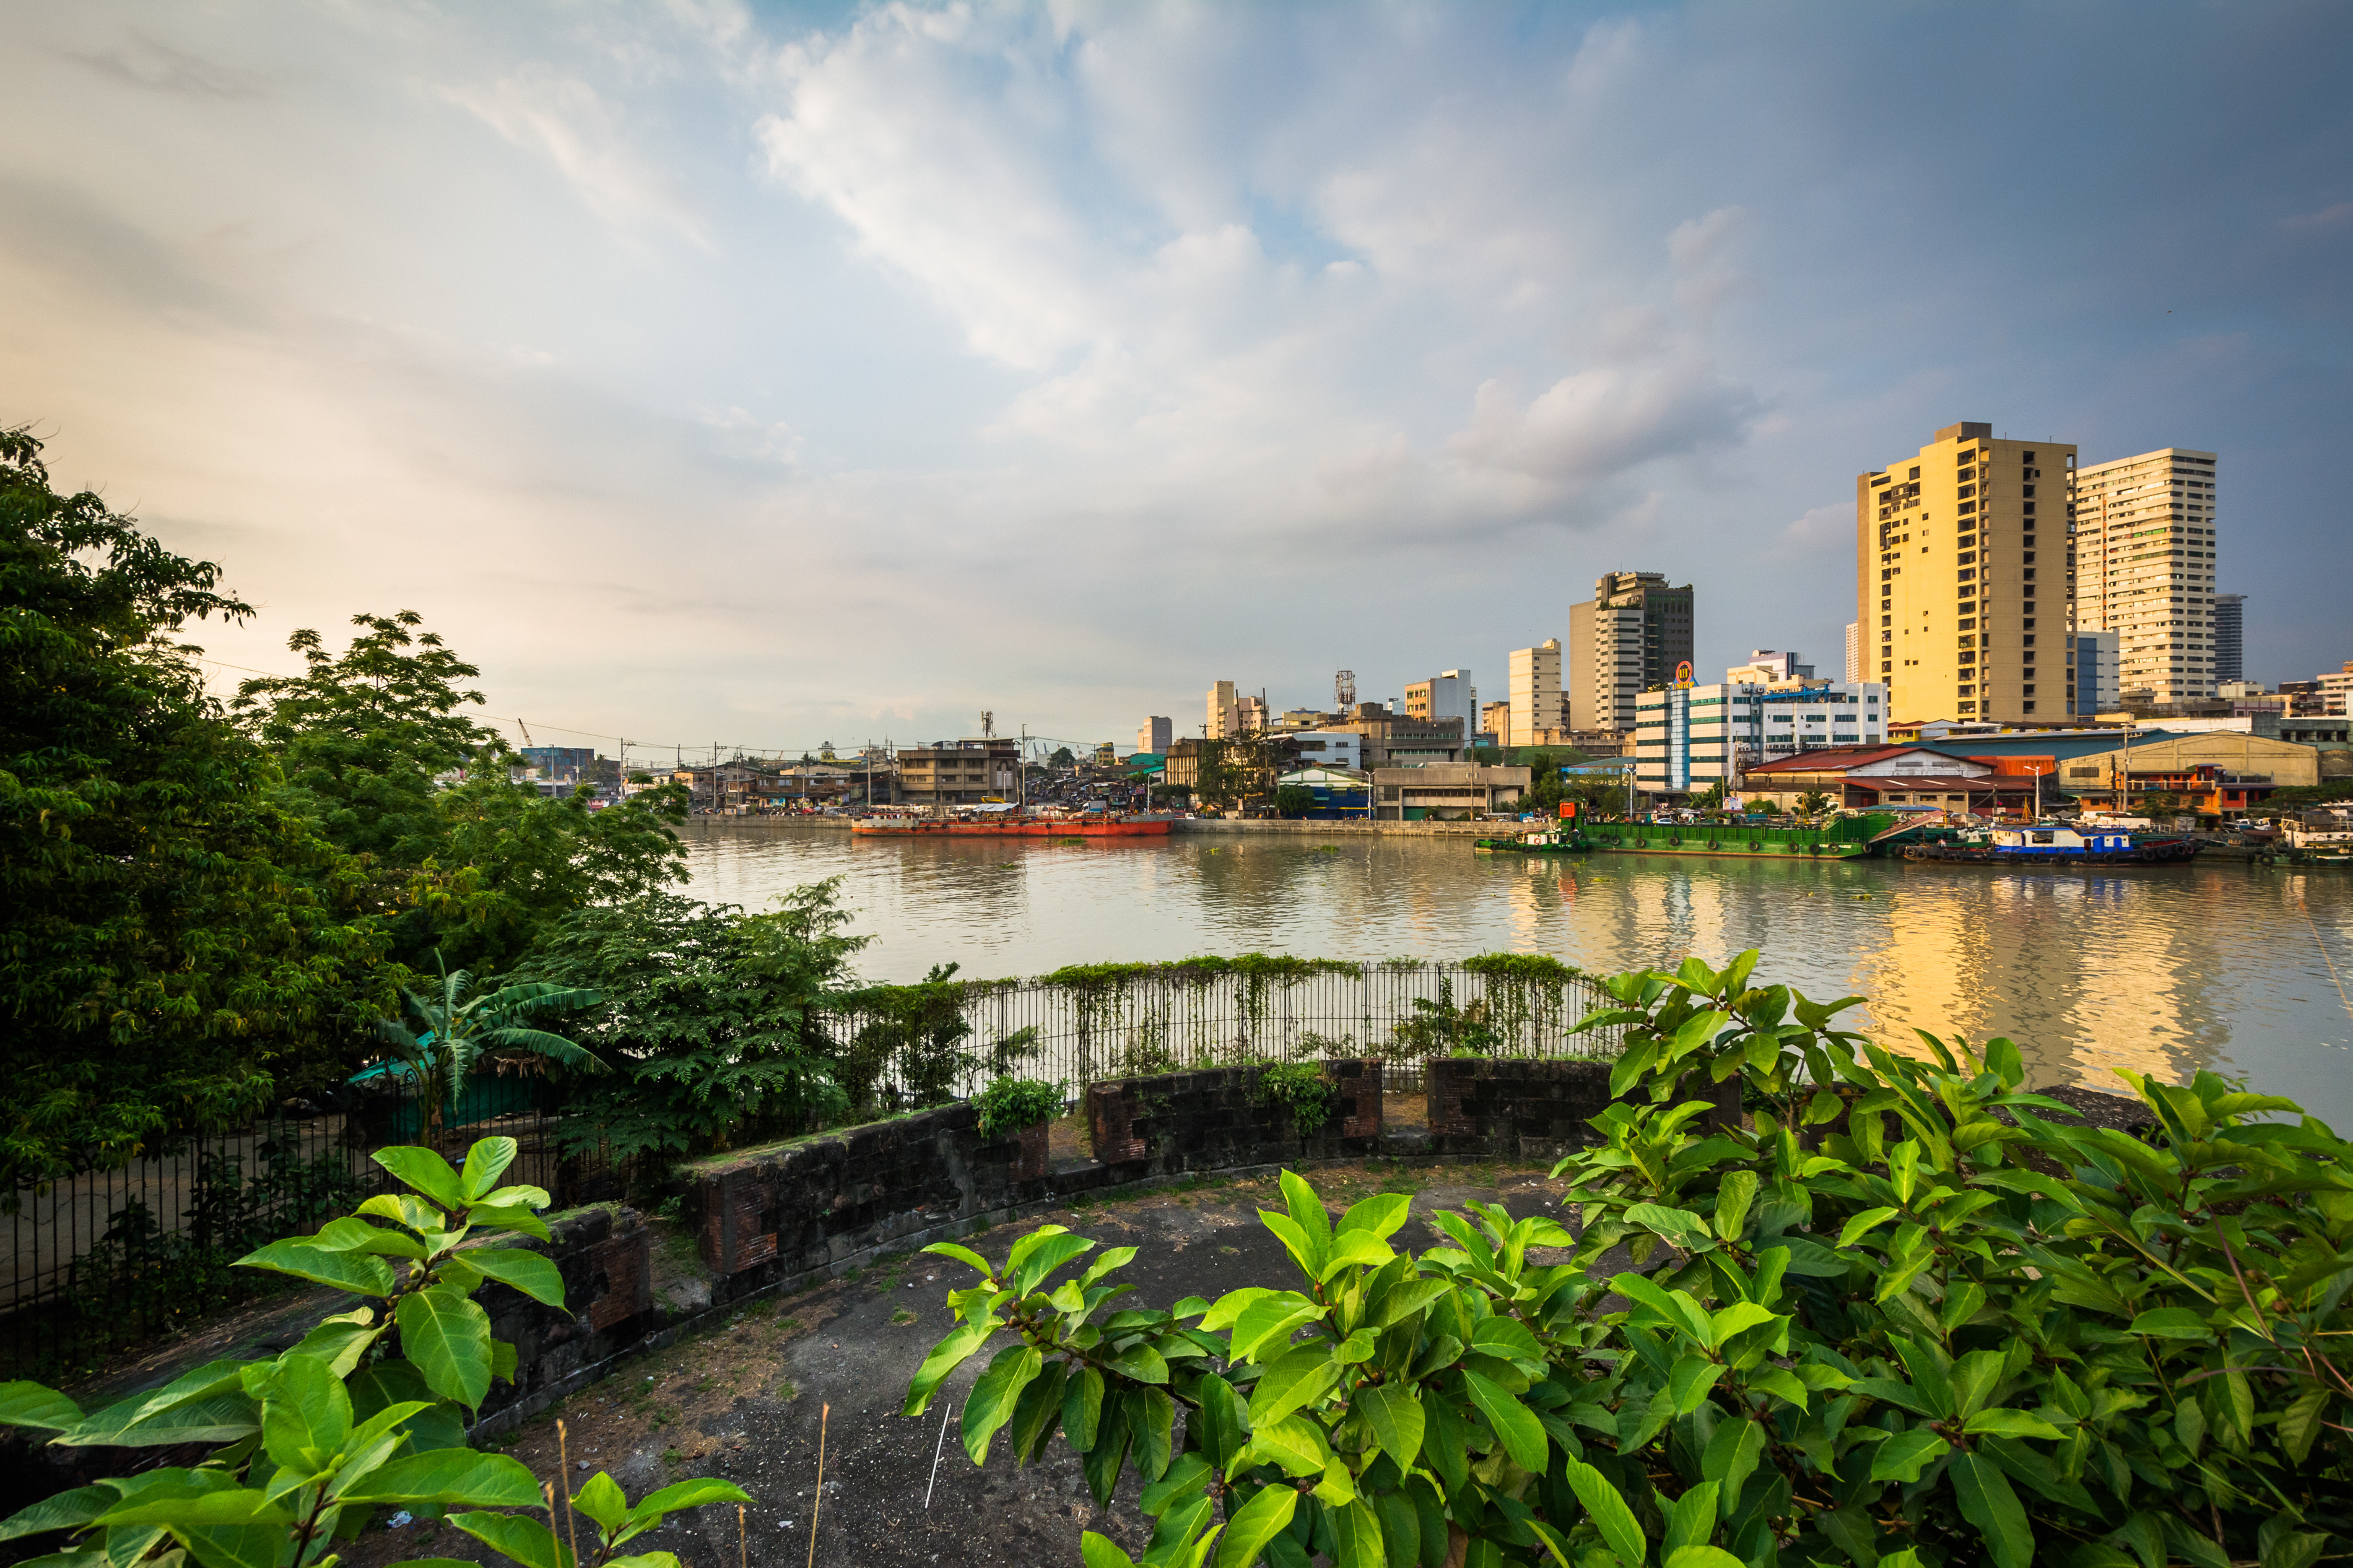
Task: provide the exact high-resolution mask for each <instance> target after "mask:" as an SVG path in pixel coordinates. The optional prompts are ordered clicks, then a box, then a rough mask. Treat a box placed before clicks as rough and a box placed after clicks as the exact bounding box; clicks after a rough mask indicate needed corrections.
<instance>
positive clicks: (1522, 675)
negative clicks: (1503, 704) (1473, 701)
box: [1488, 637, 1568, 746]
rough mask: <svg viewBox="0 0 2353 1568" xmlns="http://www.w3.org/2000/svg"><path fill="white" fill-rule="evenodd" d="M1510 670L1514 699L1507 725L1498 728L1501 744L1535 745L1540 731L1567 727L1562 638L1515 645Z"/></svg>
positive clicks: (1492, 726) (1506, 715) (1507, 713)
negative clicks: (1533, 643) (1534, 643)
mask: <svg viewBox="0 0 2353 1568" xmlns="http://www.w3.org/2000/svg"><path fill="white" fill-rule="evenodd" d="M1511 669H1512V684H1511V701H1510V702H1509V704H1507V708H1506V714H1505V722H1504V726H1503V727H1502V728H1500V729H1496V736H1497V740H1498V742H1499V743H1501V744H1503V745H1505V746H1533V745H1535V743H1536V742H1535V737H1536V736H1537V734H1538V733H1540V732H1541V731H1547V730H1560V729H1566V728H1567V727H1568V724H1567V720H1566V719H1565V718H1563V717H1562V714H1563V712H1564V710H1565V704H1564V702H1563V700H1562V695H1561V676H1562V673H1563V671H1562V668H1561V648H1560V639H1559V638H1558V637H1546V639H1545V640H1544V641H1542V642H1540V643H1538V644H1536V646H1535V647H1522V648H1514V649H1513V650H1512V658H1511ZM1488 728H1491V729H1493V728H1495V726H1494V725H1493V724H1492V723H1491V724H1490V725H1489V726H1488Z"/></svg>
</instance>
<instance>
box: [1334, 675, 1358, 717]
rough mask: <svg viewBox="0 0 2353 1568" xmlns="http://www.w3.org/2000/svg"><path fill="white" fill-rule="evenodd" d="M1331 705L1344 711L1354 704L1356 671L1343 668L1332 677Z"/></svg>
mask: <svg viewBox="0 0 2353 1568" xmlns="http://www.w3.org/2000/svg"><path fill="white" fill-rule="evenodd" d="M1332 703H1333V706H1334V707H1335V708H1337V709H1339V710H1340V711H1341V712H1343V713H1345V712H1346V711H1347V710H1349V709H1351V708H1354V707H1355V706H1356V671H1355V670H1353V669H1344V670H1342V671H1341V672H1340V673H1339V674H1337V675H1335V676H1334V677H1333V678H1332Z"/></svg>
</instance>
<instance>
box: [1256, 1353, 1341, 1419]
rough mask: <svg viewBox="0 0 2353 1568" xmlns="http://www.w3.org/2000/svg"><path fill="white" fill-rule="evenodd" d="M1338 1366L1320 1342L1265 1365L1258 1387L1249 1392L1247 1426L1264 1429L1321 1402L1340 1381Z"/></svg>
mask: <svg viewBox="0 0 2353 1568" xmlns="http://www.w3.org/2000/svg"><path fill="white" fill-rule="evenodd" d="M1340 1372H1341V1368H1340V1366H1339V1365H1338V1363H1335V1362H1334V1361H1333V1359H1332V1352H1331V1348H1330V1347H1329V1346H1328V1345H1326V1344H1324V1342H1322V1341H1320V1340H1319V1341H1311V1342H1309V1343H1307V1344H1304V1345H1302V1346H1301V1347H1300V1348H1299V1349H1297V1350H1295V1351H1293V1352H1291V1353H1290V1354H1288V1355H1284V1356H1280V1357H1278V1358H1276V1359H1275V1360H1274V1361H1272V1362H1270V1363H1267V1368H1266V1371H1265V1372H1263V1373H1261V1374H1260V1376H1259V1380H1258V1384H1257V1386H1256V1387H1254V1388H1253V1389H1251V1391H1250V1424H1251V1425H1252V1426H1265V1425H1266V1424H1267V1423H1268V1422H1270V1421H1280V1420H1282V1418H1283V1417H1284V1416H1286V1415H1290V1414H1291V1413H1292V1412H1293V1411H1294V1410H1297V1409H1300V1408H1301V1407H1302V1406H1304V1405H1310V1404H1312V1403H1314V1401H1315V1400H1317V1399H1320V1398H1322V1397H1323V1396H1324V1393H1325V1392H1326V1391H1327V1390H1329V1389H1330V1388H1331V1387H1332V1386H1333V1384H1336V1383H1338V1382H1339V1381H1340Z"/></svg>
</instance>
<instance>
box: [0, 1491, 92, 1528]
mask: <svg viewBox="0 0 2353 1568" xmlns="http://www.w3.org/2000/svg"><path fill="white" fill-rule="evenodd" d="M117 1495H118V1494H117V1493H116V1492H115V1489H113V1488H112V1487H111V1486H100V1487H76V1488H74V1489H72V1490H71V1491H64V1492H59V1493H58V1494H57V1495H56V1496H55V1497H47V1498H43V1499H42V1500H40V1501H39V1502H37V1503H35V1504H34V1505H33V1506H32V1507H30V1508H28V1509H26V1510H24V1511H23V1512H21V1513H16V1514H11V1515H10V1516H9V1517H8V1518H7V1519H5V1520H0V1541H14V1540H16V1538H17V1537H18V1536H20V1535H39V1534H41V1533H42V1532H44V1531H51V1530H79V1528H81V1527H82V1526H83V1525H85V1524H92V1523H95V1522H97V1520H98V1517H99V1516H100V1514H102V1513H104V1512H105V1511H106V1510H108V1509H110V1508H112V1507H113V1506H114V1502H115V1498H116V1496H117Z"/></svg>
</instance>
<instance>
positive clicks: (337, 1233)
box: [293, 1215, 425, 1261]
mask: <svg viewBox="0 0 2353 1568" xmlns="http://www.w3.org/2000/svg"><path fill="white" fill-rule="evenodd" d="M293 1239H295V1240H296V1241H300V1242H302V1243H303V1244H304V1245H305V1246H308V1247H317V1248H319V1249H320V1250H321V1251H322V1252H373V1253H375V1254H376V1255H377V1256H378V1257H382V1258H412V1259H416V1260H418V1261H422V1260H423V1258H425V1246H424V1244H423V1243H422V1242H420V1241H418V1240H417V1238H416V1237H413V1236H411V1235H409V1234H408V1233H407V1232H406V1231H405V1230H395V1229H393V1228H392V1227H391V1226H383V1225H370V1224H368V1222H367V1221H365V1220H364V1219H361V1218H358V1217H357V1216H355V1215H345V1216H344V1217H343V1218H342V1219H338V1220H331V1221H329V1222H328V1223H327V1224H325V1225H322V1226H320V1227H319V1234H318V1235H316V1236H312V1237H299V1236H298V1237H294V1238H293Z"/></svg>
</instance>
